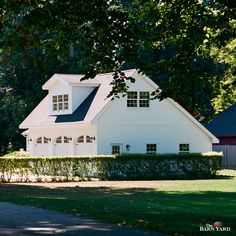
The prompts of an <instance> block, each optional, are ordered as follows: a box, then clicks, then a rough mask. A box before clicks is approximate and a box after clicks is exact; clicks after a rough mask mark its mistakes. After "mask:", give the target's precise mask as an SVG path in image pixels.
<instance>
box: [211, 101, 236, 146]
mask: <svg viewBox="0 0 236 236" xmlns="http://www.w3.org/2000/svg"><path fill="white" fill-rule="evenodd" d="M207 128H208V129H209V130H210V131H211V132H212V133H213V134H214V135H215V136H216V137H217V138H218V139H219V140H220V142H219V143H218V144H216V145H236V103H234V105H232V106H230V107H229V108H228V109H226V110H225V111H223V112H222V113H220V114H219V115H218V116H216V117H215V119H213V120H212V121H211V122H210V123H209V124H208V125H207Z"/></svg>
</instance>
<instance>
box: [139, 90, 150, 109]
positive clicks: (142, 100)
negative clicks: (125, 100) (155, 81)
mask: <svg viewBox="0 0 236 236" xmlns="http://www.w3.org/2000/svg"><path fill="white" fill-rule="evenodd" d="M139 107H149V92H146V91H145V92H144V91H142V92H139Z"/></svg>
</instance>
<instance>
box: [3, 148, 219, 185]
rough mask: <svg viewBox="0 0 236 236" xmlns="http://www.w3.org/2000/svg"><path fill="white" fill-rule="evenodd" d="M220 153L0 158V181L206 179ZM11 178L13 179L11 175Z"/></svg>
mask: <svg viewBox="0 0 236 236" xmlns="http://www.w3.org/2000/svg"><path fill="white" fill-rule="evenodd" d="M221 161H222V154H220V153H204V154H197V153H191V154H189V153H188V154H160V155H145V154H130V155H128V154H126V155H118V156H114V155H107V156H82V157H27V156H26V157H24V158H21V157H18V156H6V157H0V181H24V182H25V181H69V180H75V179H76V178H77V179H78V178H79V179H89V178H91V177H98V178H99V179H107V180H111V179H113V180H131V179H133V180H134V179H137V180H138V179H166V178H168V179H170V178H171V179H173V178H206V177H211V176H214V175H215V174H216V171H217V170H218V169H219V168H220V164H221ZM13 177H14V178H13Z"/></svg>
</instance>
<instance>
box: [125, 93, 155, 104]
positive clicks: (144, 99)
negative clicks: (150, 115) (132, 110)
mask: <svg viewBox="0 0 236 236" xmlns="http://www.w3.org/2000/svg"><path fill="white" fill-rule="evenodd" d="M149 101H150V95H149V92H148V91H140V92H139V93H138V92H137V91H130V92H128V96H127V107H149Z"/></svg>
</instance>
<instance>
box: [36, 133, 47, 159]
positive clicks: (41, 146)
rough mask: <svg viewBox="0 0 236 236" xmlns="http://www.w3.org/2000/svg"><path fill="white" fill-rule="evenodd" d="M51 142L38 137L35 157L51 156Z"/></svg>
mask: <svg viewBox="0 0 236 236" xmlns="http://www.w3.org/2000/svg"><path fill="white" fill-rule="evenodd" d="M49 140H50V139H48V138H46V137H38V138H37V139H36V143H35V156H49V155H50V153H49V146H50V145H49Z"/></svg>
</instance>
